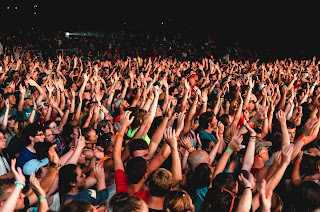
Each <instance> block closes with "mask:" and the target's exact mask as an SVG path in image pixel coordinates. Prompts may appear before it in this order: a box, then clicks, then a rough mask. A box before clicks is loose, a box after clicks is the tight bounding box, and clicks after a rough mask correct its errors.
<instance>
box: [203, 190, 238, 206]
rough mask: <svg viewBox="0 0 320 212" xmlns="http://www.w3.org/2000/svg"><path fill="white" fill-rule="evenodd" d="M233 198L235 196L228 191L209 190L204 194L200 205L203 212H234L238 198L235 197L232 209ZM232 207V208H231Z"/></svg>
mask: <svg viewBox="0 0 320 212" xmlns="http://www.w3.org/2000/svg"><path fill="white" fill-rule="evenodd" d="M233 196H236V194H235V193H233V192H232V191H230V190H228V191H227V190H225V189H220V190H217V189H214V188H210V189H209V190H208V192H207V194H206V197H205V199H204V202H203V205H202V211H203V212H211V211H220V212H229V211H236V210H237V206H238V202H239V198H238V197H235V200H234V204H233V207H232V200H233V198H234V197H233ZM231 207H232V208H231Z"/></svg>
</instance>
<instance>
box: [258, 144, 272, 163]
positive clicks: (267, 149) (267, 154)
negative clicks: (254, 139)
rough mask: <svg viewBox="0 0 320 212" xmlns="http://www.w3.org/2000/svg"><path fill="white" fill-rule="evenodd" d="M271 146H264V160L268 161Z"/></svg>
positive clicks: (262, 150)
mask: <svg viewBox="0 0 320 212" xmlns="http://www.w3.org/2000/svg"><path fill="white" fill-rule="evenodd" d="M269 148H270V147H263V148H262V149H261V150H260V152H261V157H262V158H263V161H264V162H265V163H266V162H268V161H269Z"/></svg>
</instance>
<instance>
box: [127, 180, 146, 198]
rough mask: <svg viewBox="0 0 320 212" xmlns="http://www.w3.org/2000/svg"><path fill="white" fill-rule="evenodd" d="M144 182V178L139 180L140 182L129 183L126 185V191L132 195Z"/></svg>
mask: <svg viewBox="0 0 320 212" xmlns="http://www.w3.org/2000/svg"><path fill="white" fill-rule="evenodd" d="M144 182H145V181H144V180H140V182H139V183H138V184H129V185H128V193H129V194H130V195H133V194H134V193H136V192H137V191H140V190H141V189H142V187H143V183H144Z"/></svg>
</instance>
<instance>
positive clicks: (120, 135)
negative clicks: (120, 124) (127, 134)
mask: <svg viewBox="0 0 320 212" xmlns="http://www.w3.org/2000/svg"><path fill="white" fill-rule="evenodd" d="M116 136H119V137H121V138H123V137H124V134H121V133H118V132H117V133H116Z"/></svg>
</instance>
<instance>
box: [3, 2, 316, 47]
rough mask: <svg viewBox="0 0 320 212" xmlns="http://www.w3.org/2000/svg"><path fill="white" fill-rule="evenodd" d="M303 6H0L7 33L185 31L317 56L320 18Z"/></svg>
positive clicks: (185, 3)
mask: <svg viewBox="0 0 320 212" xmlns="http://www.w3.org/2000/svg"><path fill="white" fill-rule="evenodd" d="M298 3H301V2H298ZM298 3H297V2H292V1H291V2H290V4H289V3H282V4H279V3H276V4H275V3H271V2H269V1H266V2H265V3H261V2H259V5H257V3H256V2H253V3H251V4H249V3H243V2H241V3H240V2H238V3H232V2H229V1H228V2H222V3H221V2H220V3H214V2H210V4H209V3H208V2H204V3H203V2H201V1H194V2H188V1H184V2H183V3H177V2H175V1H169V2H166V1H148V2H141V1H130V2H126V1H114V2H110V1H97V0H90V1H75V0H67V1H61V0H56V1H50V2H49V3H48V2H47V1H46V2H45V1H43V0H28V1H23V0H15V1H12V0H0V4H1V10H0V26H1V29H4V30H7V31H8V30H11V29H12V28H16V27H20V28H31V27H37V28H41V29H43V30H50V29H62V30H66V31H80V30H92V31H93V30H97V31H119V30H123V29H124V30H139V31H181V32H183V33H185V34H188V35H189V36H194V37H195V38H196V37H197V36H200V37H201V36H204V35H206V34H208V33H211V34H212V33H213V34H214V35H215V37H216V38H218V39H221V40H226V41H227V40H240V41H241V42H242V43H244V44H245V45H248V46H251V47H255V48H264V47H268V48H276V49H277V51H282V50H284V49H285V50H287V51H290V48H295V49H304V51H307V52H309V53H310V52H311V53H314V52H316V51H317V49H318V47H319V45H318V44H319V41H318V37H319V36H318V32H319V30H318V25H319V23H320V13H319V12H318V10H317V8H316V7H315V6H312V4H305V5H304V4H302V5H301V4H298ZM13 4H18V5H19V10H14V9H13V8H14V5H13ZM35 4H36V5H38V6H37V8H34V5H35ZM7 5H10V6H11V7H10V10H7ZM35 11H36V12H37V14H36V15H34V14H33V13H34V12H35ZM169 19H170V20H169ZM162 21H163V22H164V24H163V25H161V22H162ZM124 22H125V23H126V24H124Z"/></svg>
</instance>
